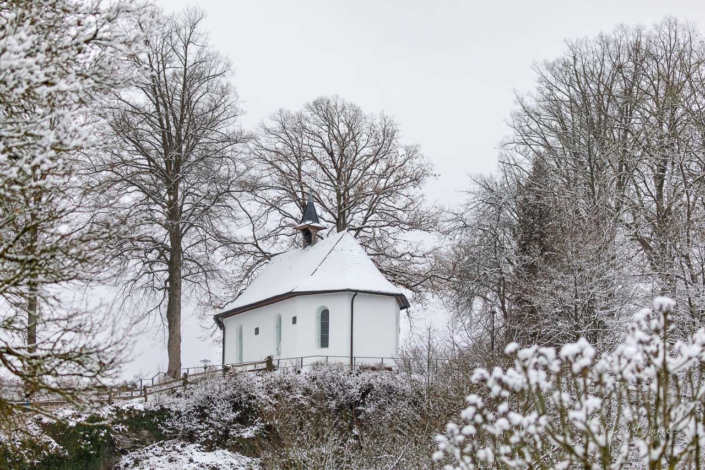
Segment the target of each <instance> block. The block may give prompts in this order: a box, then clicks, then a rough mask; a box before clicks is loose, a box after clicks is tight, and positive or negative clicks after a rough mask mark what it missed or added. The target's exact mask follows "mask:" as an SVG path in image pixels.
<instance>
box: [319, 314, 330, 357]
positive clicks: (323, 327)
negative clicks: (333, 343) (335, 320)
mask: <svg viewBox="0 0 705 470" xmlns="http://www.w3.org/2000/svg"><path fill="white" fill-rule="evenodd" d="M319 318H320V326H319V329H318V331H319V333H320V334H319V338H320V339H319V344H320V345H321V348H327V347H328V343H329V339H330V312H329V311H328V309H327V308H324V309H323V310H321V313H320V315H319Z"/></svg>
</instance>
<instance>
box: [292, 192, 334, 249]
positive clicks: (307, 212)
mask: <svg viewBox="0 0 705 470" xmlns="http://www.w3.org/2000/svg"><path fill="white" fill-rule="evenodd" d="M324 228H326V227H325V225H323V224H321V222H320V221H319V220H318V214H317V213H316V205H315V204H314V203H313V195H312V194H311V192H309V193H308V202H306V208H305V209H304V215H303V217H301V222H299V225H297V226H296V227H294V229H295V230H298V231H300V232H301V238H302V239H303V247H304V248H306V247H309V246H313V245H315V244H316V240H317V238H318V232H319V231H320V230H322V229H324Z"/></svg>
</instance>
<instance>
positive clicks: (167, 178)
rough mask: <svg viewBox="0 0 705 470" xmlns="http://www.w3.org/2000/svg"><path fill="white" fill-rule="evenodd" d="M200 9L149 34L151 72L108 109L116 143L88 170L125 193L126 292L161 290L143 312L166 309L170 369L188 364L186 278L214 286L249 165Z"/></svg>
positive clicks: (105, 192)
mask: <svg viewBox="0 0 705 470" xmlns="http://www.w3.org/2000/svg"><path fill="white" fill-rule="evenodd" d="M155 14H156V15H157V16H162V14H161V13H158V12H157V13H155ZM203 17H204V14H203V13H202V12H201V11H199V10H195V9H188V10H185V11H184V12H182V13H181V14H179V15H176V16H168V17H165V18H163V24H162V25H161V27H160V28H159V30H158V31H157V32H155V33H153V34H150V35H149V36H148V39H147V48H148V52H147V53H146V55H144V56H142V57H140V58H139V59H138V60H136V61H135V63H134V66H135V67H141V68H146V69H147V70H148V72H149V80H148V82H145V83H144V84H142V85H140V86H139V87H138V88H137V90H135V91H131V92H128V93H123V94H120V95H118V96H116V98H115V100H114V104H113V105H112V106H111V107H108V108H107V109H106V113H105V114H106V118H107V120H108V121H109V123H110V133H111V136H110V137H111V138H112V142H113V146H112V147H111V148H110V149H108V150H107V151H106V152H101V153H97V154H95V155H93V156H92V158H91V159H90V165H89V168H88V171H87V173H88V174H90V175H92V178H91V184H92V186H94V187H95V189H96V191H97V192H98V193H99V194H100V197H101V198H102V199H104V200H113V199H118V200H119V201H120V202H119V203H118V204H117V206H116V208H115V212H114V213H115V215H116V216H117V217H124V218H126V219H127V220H128V221H129V224H130V227H131V229H132V230H133V231H134V236H133V237H130V238H128V239H125V240H124V242H123V244H122V245H121V246H120V250H122V257H123V259H124V260H125V262H126V264H127V270H126V274H125V279H124V292H125V295H126V296H127V295H131V294H135V293H142V294H145V295H147V296H151V298H155V299H156V300H155V303H154V305H153V306H152V308H147V309H144V310H145V315H146V314H147V313H152V312H158V313H159V314H163V315H164V317H165V319H166V325H167V331H168V335H167V336H168V340H167V350H168V356H169V366H168V371H167V373H168V374H169V375H170V376H172V377H178V376H180V373H181V372H180V369H181V306H182V295H183V292H184V288H185V287H188V286H191V287H192V288H193V289H194V292H196V293H197V294H204V295H206V296H207V299H211V298H212V297H211V295H212V294H214V293H215V291H214V288H215V285H216V284H214V283H217V281H218V279H219V268H218V265H217V257H218V249H219V248H220V247H221V245H222V243H223V241H224V240H226V239H227V238H228V237H229V235H230V232H231V231H232V230H233V225H232V223H233V220H234V216H235V210H234V209H235V208H236V207H237V205H236V203H235V202H234V201H233V196H234V195H235V194H236V193H237V191H239V190H241V189H242V186H241V185H242V183H243V175H244V173H245V170H246V168H245V166H244V165H243V162H242V160H241V159H240V150H239V149H240V145H241V144H242V143H243V142H244V141H245V135H244V133H243V132H242V131H241V130H240V128H239V127H238V125H237V118H238V116H239V115H240V108H239V107H238V105H237V95H236V93H235V90H234V89H233V87H232V86H231V84H230V82H229V76H230V74H231V66H230V63H229V62H228V61H227V60H226V59H225V58H223V57H222V56H220V55H219V54H218V53H217V52H216V51H214V50H213V48H212V47H211V46H210V44H209V42H208V39H207V37H206V35H205V34H204V33H203V32H202V30H201V23H202V21H203ZM154 296H156V297H154Z"/></svg>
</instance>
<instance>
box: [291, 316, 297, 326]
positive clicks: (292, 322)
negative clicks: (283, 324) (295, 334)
mask: <svg viewBox="0 0 705 470" xmlns="http://www.w3.org/2000/svg"><path fill="white" fill-rule="evenodd" d="M291 324H292V325H296V317H291Z"/></svg>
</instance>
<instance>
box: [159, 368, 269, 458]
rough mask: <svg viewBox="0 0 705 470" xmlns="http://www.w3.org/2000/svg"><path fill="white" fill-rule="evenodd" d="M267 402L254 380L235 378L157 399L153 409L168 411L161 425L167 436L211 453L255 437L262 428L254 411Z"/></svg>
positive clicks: (249, 376) (199, 384)
mask: <svg viewBox="0 0 705 470" xmlns="http://www.w3.org/2000/svg"><path fill="white" fill-rule="evenodd" d="M268 402H269V399H268V398H267V397H266V396H265V395H263V394H262V393H261V387H260V386H259V384H258V382H257V378H256V377H255V376H253V375H252V374H236V375H235V376H234V377H233V376H230V377H217V378H213V379H211V380H205V381H201V382H197V383H196V384H193V385H192V386H190V387H189V388H188V389H187V390H186V391H185V392H181V393H178V394H176V395H172V396H164V397H160V398H159V399H158V400H157V401H156V402H155V403H153V404H152V407H156V408H166V409H167V410H168V411H169V414H168V417H167V418H166V419H165V420H164V422H163V423H161V428H162V431H164V433H165V434H166V435H167V436H172V437H175V438H180V439H182V440H185V441H187V442H194V443H198V444H201V445H203V446H205V448H206V449H208V450H212V449H215V448H231V447H233V446H234V445H235V443H236V441H237V440H240V439H246V438H251V437H254V436H255V435H256V434H257V433H258V432H259V431H260V430H261V427H262V426H261V420H260V418H259V417H258V415H257V408H259V407H263V406H266V405H267V403H268Z"/></svg>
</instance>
